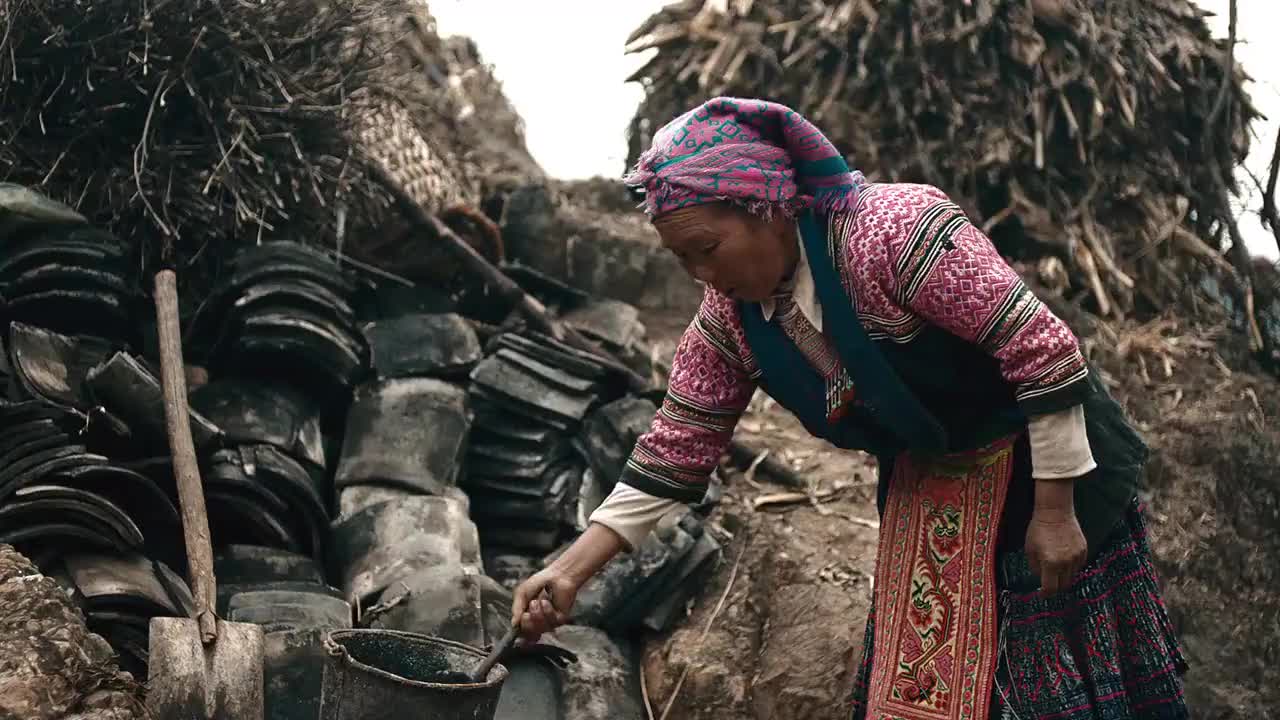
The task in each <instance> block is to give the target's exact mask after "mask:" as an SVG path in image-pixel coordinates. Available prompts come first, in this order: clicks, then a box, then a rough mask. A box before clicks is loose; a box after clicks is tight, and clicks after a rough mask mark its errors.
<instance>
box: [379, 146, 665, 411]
mask: <svg viewBox="0 0 1280 720" xmlns="http://www.w3.org/2000/svg"><path fill="white" fill-rule="evenodd" d="M369 169H370V171H371V172H372V173H373V174H374V176H375V177H377V178H378V180H379V182H380V183H382V185H383V187H385V188H386V190H387V191H388V192H390V193H391V197H392V198H393V199H394V200H395V203H396V206H397V207H398V208H399V209H400V212H401V213H403V214H404V216H405V217H406V218H407V219H408V220H409V221H410V222H411V223H413V225H414V226H415V227H417V228H418V229H419V230H421V231H423V232H428V233H431V234H434V235H435V236H436V237H438V238H440V240H442V241H443V242H444V244H445V246H446V247H447V248H449V249H450V250H452V251H453V252H454V254H455V256H456V257H457V258H458V260H459V261H460V262H461V263H462V266H463V267H464V268H465V269H466V270H467V271H468V272H470V273H471V274H472V275H473V276H475V277H476V278H478V279H479V280H480V281H481V282H483V283H484V284H485V285H488V286H489V287H490V288H492V289H493V290H494V292H496V293H497V294H498V296H499V297H501V298H502V299H504V300H506V301H507V302H509V303H511V304H512V305H514V306H515V307H516V308H517V309H518V310H520V312H521V313H522V314H523V315H524V316H525V318H527V319H528V320H529V323H530V324H531V325H532V326H533V327H534V328H535V329H537V330H538V331H539V332H542V333H544V334H546V335H550V336H551V337H553V338H555V339H556V340H560V341H561V342H564V343H566V344H568V345H570V346H572V347H575V348H577V349H579V350H582V351H583V352H587V353H590V354H592V355H594V356H596V357H597V358H599V360H600V362H601V363H602V364H604V365H607V366H608V367H609V368H611V369H613V370H614V371H615V372H618V373H621V374H622V376H623V377H625V378H626V379H627V383H628V385H629V386H630V387H631V389H632V390H633V391H635V392H648V391H649V390H650V389H652V383H650V382H649V381H648V380H647V379H646V378H644V377H643V376H641V375H640V374H639V373H637V372H636V371H634V370H632V369H631V368H629V367H627V365H626V364H625V363H623V362H622V361H621V360H619V359H617V358H616V357H613V355H612V353H610V352H608V351H607V350H605V349H604V348H602V347H600V346H599V345H597V344H596V343H594V342H591V340H589V339H588V338H586V337H584V336H583V335H582V333H580V332H578V331H577V330H574V329H573V328H571V327H567V326H565V325H563V324H562V323H559V322H557V321H556V320H555V319H554V318H553V317H552V316H551V313H549V312H547V308H546V307H544V306H543V304H542V303H541V302H539V301H538V299H537V298H535V297H533V296H532V295H530V294H529V293H527V292H525V291H524V288H522V287H520V284H519V283H517V282H516V281H515V280H512V279H511V277H510V276H509V275H507V274H506V273H504V272H503V271H502V269H501V268H499V267H497V266H496V265H494V264H493V263H491V262H489V260H488V258H486V257H485V256H484V255H481V254H480V251H479V250H476V249H475V248H473V247H471V245H470V244H468V243H467V241H465V240H463V239H462V238H460V237H458V234H457V233H455V232H454V231H453V230H451V229H449V226H448V225H445V224H444V222H443V221H442V220H440V218H438V217H436V216H435V215H432V214H431V213H429V212H427V211H426V209H425V208H423V207H422V206H421V205H419V204H418V203H417V202H415V201H414V200H413V198H412V197H410V196H409V193H408V192H406V191H405V189H404V187H402V186H401V185H400V183H399V182H397V181H396V179H395V178H393V177H392V176H391V173H390V172H389V171H388V170H387V169H386V167H384V166H383V165H382V163H380V162H377V161H372V162H370V163H369Z"/></svg>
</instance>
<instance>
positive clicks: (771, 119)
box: [623, 97, 866, 216]
mask: <svg viewBox="0 0 1280 720" xmlns="http://www.w3.org/2000/svg"><path fill="white" fill-rule="evenodd" d="M623 181H624V182H626V183H627V184H628V185H631V186H633V187H642V188H644V191H645V202H644V208H645V212H646V213H648V214H649V215H651V216H653V215H661V214H662V213H665V212H669V211H671V210H675V209H677V208H682V207H687V206H689V205H699V204H703V203H709V202H718V201H725V200H727V201H730V202H735V203H737V204H740V205H743V206H745V207H747V208H748V209H750V210H752V211H754V212H757V213H761V214H765V215H767V214H768V213H769V212H771V210H772V209H774V208H779V207H780V208H783V209H784V210H786V211H789V212H790V211H795V210H798V209H801V208H813V209H815V210H818V211H820V212H832V211H840V210H848V209H851V208H852V205H853V201H854V199H855V198H856V197H857V194H858V189H859V188H860V187H861V186H862V185H864V184H865V183H866V179H865V178H864V177H863V176H862V173H860V172H856V171H851V170H850V169H849V165H848V164H847V163H845V161H844V158H842V157H841V156H840V153H839V152H838V151H837V150H836V148H835V146H834V145H832V144H831V141H829V140H828V139H827V137H826V136H825V135H823V134H822V131H821V130H819V129H818V128H817V127H815V126H814V125H813V123H810V122H809V121H808V120H806V119H805V118H804V117H803V116H801V115H800V113H797V112H796V111H794V110H792V109H791V108H788V107H786V106H785V105H779V104H778V103H774V102H769V101H767V100H754V99H749V98H732V97H718V98H715V99H712V100H708V101H707V102H705V103H703V104H702V105H699V106H698V107H696V108H694V109H692V110H690V111H688V112H686V113H685V114H683V115H681V116H680V117H678V118H676V119H675V120H672V121H671V122H669V123H667V124H666V125H664V126H663V127H662V129H661V130H659V131H658V132H657V134H656V135H654V138H653V145H652V146H651V147H650V148H649V149H648V150H646V151H645V152H644V154H642V155H641V156H640V159H639V161H638V162H637V163H636V167H635V169H634V170H632V171H631V172H630V173H628V174H627V176H626V177H625V178H623Z"/></svg>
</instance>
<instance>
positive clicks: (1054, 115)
mask: <svg viewBox="0 0 1280 720" xmlns="http://www.w3.org/2000/svg"><path fill="white" fill-rule="evenodd" d="M1225 45H1226V44H1225V43H1219V42H1215V41H1213V40H1212V39H1211V37H1210V35H1209V31H1208V28H1207V26H1206V24H1205V22H1204V18H1203V15H1202V13H1201V11H1199V10H1198V9H1197V8H1196V7H1195V6H1194V5H1193V4H1192V3H1191V2H1190V0H881V1H879V2H873V1H872V0H838V1H837V2H816V1H814V0H709V1H707V2H703V0H687V1H686V2H683V3H679V4H677V5H673V6H670V7H668V8H666V9H664V10H663V11H661V12H659V13H658V14H656V15H654V16H653V17H652V18H650V19H649V20H648V21H647V22H646V23H644V25H643V26H642V27H640V28H639V29H637V31H636V32H635V34H634V35H633V36H632V44H631V46H630V49H631V50H633V51H640V50H644V49H647V48H657V54H656V56H655V57H654V58H653V59H652V61H650V62H649V63H648V64H647V65H645V66H644V67H643V68H642V69H641V70H640V71H639V72H638V73H637V74H636V75H635V77H634V78H633V79H636V80H640V81H642V82H643V83H644V84H645V85H646V87H647V98H646V100H645V101H644V103H643V105H642V106H641V108H640V110H639V112H638V114H637V116H636V120H635V122H634V123H633V125H632V139H631V142H632V154H633V160H634V155H635V153H637V152H638V151H639V150H640V149H642V148H643V147H645V146H647V144H648V142H649V137H650V136H651V134H652V132H654V131H655V130H656V129H657V128H658V127H659V126H661V124H662V123H664V122H666V121H667V120H669V119H671V118H672V117H673V116H674V115H676V114H678V113H680V112H681V111H683V110H685V109H687V108H689V107H691V106H693V105H695V104H697V103H698V102H700V101H701V100H703V99H705V98H707V97H710V96H714V95H718V94H729V95H747V96H764V97H768V98H770V99H775V100H779V101H781V102H784V103H786V104H789V105H791V106H793V107H796V108H797V109H800V110H801V111H802V112H805V113H807V114H809V115H810V116H811V117H812V118H813V119H814V120H815V122H817V123H818V124H819V126H821V127H822V128H823V129H824V130H826V131H827V132H828V134H830V135H831V137H832V140H833V141H835V142H836V144H837V145H838V146H840V148H841V149H842V150H843V151H845V152H846V153H848V154H849V155H850V156H851V158H852V159H853V161H854V164H855V165H856V166H858V167H860V168H861V169H862V170H863V171H864V172H866V173H867V175H868V176H869V177H871V178H873V179H875V180H881V181H910V182H927V183H930V184H933V185H937V186H939V187H941V188H943V189H944V190H946V191H947V192H948V193H950V194H951V195H952V197H954V198H955V199H956V200H957V202H960V203H961V204H962V205H963V206H965V209H966V210H967V211H968V212H969V213H970V214H971V216H972V217H974V218H975V219H976V220H977V221H978V222H980V223H981V224H983V225H984V226H985V228H986V229H987V230H988V231H990V232H991V234H992V236H993V239H994V240H995V241H996V242H997V244H999V245H1000V246H1001V248H1002V250H1003V251H1005V252H1006V253H1007V254H1009V255H1011V256H1014V257H1020V258H1031V259H1036V258H1039V259H1043V260H1045V262H1043V263H1042V268H1043V269H1044V271H1045V274H1046V279H1047V280H1050V281H1051V283H1052V284H1053V285H1055V286H1056V288H1055V289H1058V290H1061V291H1062V292H1064V293H1065V294H1066V295H1067V296H1068V297H1072V298H1076V299H1081V300H1085V301H1087V303H1086V304H1087V305H1088V306H1089V307H1090V308H1091V309H1094V310H1097V311H1098V312H1100V314H1102V315H1104V316H1125V315H1137V316H1146V315H1150V314H1153V313H1157V312H1159V311H1160V310H1162V309H1164V308H1166V307H1169V306H1170V305H1172V304H1175V303H1176V304H1178V305H1179V306H1186V305H1187V298H1188V292H1190V291H1188V290H1187V288H1188V287H1189V286H1193V285H1194V283H1195V281H1196V278H1197V277H1200V276H1202V275H1203V274H1204V273H1206V272H1208V273H1209V274H1213V275H1216V276H1218V277H1220V278H1224V279H1226V280H1227V283H1226V286H1227V287H1228V288H1231V289H1232V290H1233V291H1234V292H1235V293H1236V294H1237V296H1238V297H1243V296H1244V295H1245V294H1246V291H1247V290H1248V285H1247V282H1246V280H1247V278H1248V273H1247V272H1242V270H1246V271H1247V268H1248V263H1247V262H1245V258H1244V255H1243V253H1240V254H1237V255H1228V253H1227V251H1226V248H1227V247H1228V246H1229V245H1230V244H1231V243H1230V239H1229V237H1230V235H1231V234H1232V228H1231V225H1232V223H1230V222H1224V219H1225V218H1229V217H1230V216H1231V213H1230V210H1229V207H1228V205H1229V202H1228V201H1229V198H1230V197H1231V196H1232V195H1233V194H1234V193H1235V190H1236V189H1235V187H1234V185H1233V181H1232V177H1233V168H1234V166H1235V164H1236V163H1237V162H1238V161H1239V160H1240V159H1242V158H1243V156H1244V154H1245V152H1246V150H1247V146H1248V135H1247V125H1248V122H1249V121H1250V120H1251V119H1252V118H1253V117H1255V116H1256V112H1255V110H1254V109H1253V108H1252V106H1251V105H1250V103H1249V100H1248V98H1247V97H1246V95H1245V93H1244V92H1243V90H1242V88H1241V84H1242V82H1243V77H1244V76H1243V73H1241V72H1240V71H1239V70H1238V68H1236V67H1234V66H1233V65H1232V64H1231V62H1230V59H1229V58H1230V54H1229V53H1228V51H1227V47H1225ZM1228 68H1230V69H1228ZM1227 78H1229V79H1230V81H1229V82H1224V81H1225V79H1227ZM1238 245H1239V244H1238ZM1233 265H1234V267H1233ZM1064 270H1065V272H1064ZM1054 275H1056V276H1057V277H1052V276H1054ZM1255 339H1256V338H1255Z"/></svg>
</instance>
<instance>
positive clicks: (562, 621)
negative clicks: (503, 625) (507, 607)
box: [511, 566, 580, 643]
mask: <svg viewBox="0 0 1280 720" xmlns="http://www.w3.org/2000/svg"><path fill="white" fill-rule="evenodd" d="M579 587H580V583H579V582H578V581H577V580H575V579H574V578H572V577H570V576H569V575H568V574H566V573H564V572H562V571H560V570H558V569H557V568H555V567H554V566H552V567H548V568H546V569H544V570H541V571H539V572H537V573H535V574H534V575H533V576H532V577H530V578H529V579H528V580H525V581H524V582H522V583H520V585H519V586H517V587H516V590H515V593H514V597H513V599H512V603H511V622H512V624H516V623H519V624H520V637H521V638H522V639H523V640H524V641H525V642H526V643H535V642H537V641H538V638H540V637H542V634H543V633H548V632H551V631H552V630H555V629H556V628H558V627H560V626H561V625H566V624H568V622H569V611H570V610H572V609H573V603H574V601H575V600H577V597H578V588H579Z"/></svg>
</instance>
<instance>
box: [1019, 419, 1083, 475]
mask: <svg viewBox="0 0 1280 720" xmlns="http://www.w3.org/2000/svg"><path fill="white" fill-rule="evenodd" d="M1027 434H1028V436H1029V439H1030V441H1031V477H1033V478H1035V479H1036V480H1066V479H1069V478H1078V477H1080V476H1081V475H1084V474H1085V473H1087V472H1089V471H1090V470H1093V469H1094V468H1096V467H1097V466H1098V463H1097V462H1095V461H1094V459H1093V451H1092V450H1091V449H1090V447H1089V435H1088V432H1087V430H1086V426H1085V421H1084V407H1083V406H1081V405H1076V406H1075V407H1072V408H1068V409H1066V410H1062V411H1059V412H1055V413H1049V414H1046V415H1037V416H1034V417H1032V418H1031V420H1030V421H1029V422H1028V423H1027Z"/></svg>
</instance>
